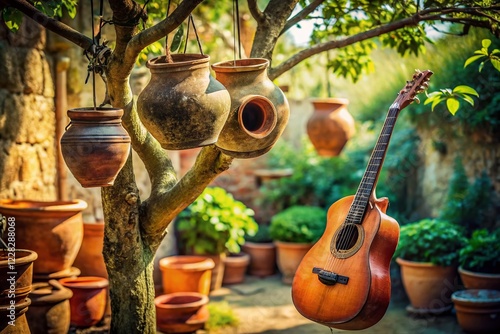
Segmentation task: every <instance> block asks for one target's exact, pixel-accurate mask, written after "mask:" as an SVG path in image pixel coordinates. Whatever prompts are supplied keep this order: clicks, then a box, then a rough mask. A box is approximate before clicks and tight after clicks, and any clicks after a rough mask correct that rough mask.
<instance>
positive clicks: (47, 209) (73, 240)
mask: <svg viewBox="0 0 500 334" xmlns="http://www.w3.org/2000/svg"><path fill="white" fill-rule="evenodd" d="M86 208H87V203H85V202H84V201H82V200H74V201H56V202H37V201H25V200H0V213H1V214H3V215H4V216H7V217H15V218H16V247H19V248H25V249H31V250H33V251H35V252H36V253H37V254H38V260H37V261H36V263H35V265H34V267H33V272H34V273H35V274H38V273H42V274H49V273H54V272H58V271H63V270H69V269H70V268H71V266H72V265H73V262H74V261H75V258H76V255H77V254H78V250H79V249H80V245H81V244H82V239H83V221H82V211H83V210H84V209H86Z"/></svg>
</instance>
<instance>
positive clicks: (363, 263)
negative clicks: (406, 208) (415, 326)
mask: <svg viewBox="0 0 500 334" xmlns="http://www.w3.org/2000/svg"><path fill="white" fill-rule="evenodd" d="M353 199H354V196H349V197H345V198H343V199H340V200H339V201H337V202H335V203H334V204H333V205H332V206H331V207H330V209H329V210H328V220H327V226H326V229H325V232H324V233H323V236H322V237H321V238H320V239H319V240H318V242H317V243H316V244H315V245H314V246H313V247H312V248H311V250H310V251H309V252H308V253H307V254H306V255H305V257H304V259H303V260H302V262H301V264H300V266H299V268H298V269H297V272H296V274H295V278H294V281H293V285H292V299H293V303H294V305H295V307H296V308H297V310H298V311H299V312H300V313H301V314H302V315H303V316H304V317H306V318H308V319H310V320H312V321H315V322H317V323H320V324H323V325H326V326H328V327H334V328H338V329H347V330H358V329H364V328H368V327H370V326H373V325H374V324H376V323H377V322H378V321H379V320H380V319H381V318H382V317H383V316H384V314H385V311H386V310H387V307H388V305H389V301H390V295H391V281H390V275H389V267H390V262H391V258H392V256H393V254H394V251H395V250H396V246H397V243H398V238H399V225H398V223H397V222H396V221H395V220H394V219H393V218H391V217H389V216H387V215H386V214H385V211H386V209H387V206H388V200H387V199H386V198H382V199H374V198H372V199H371V200H370V205H369V206H368V207H367V209H366V213H365V215H364V218H363V221H362V224H358V225H359V226H356V227H353V228H351V229H350V230H343V223H344V222H345V220H346V216H347V214H348V212H349V208H350V207H351V205H352V203H353ZM344 228H345V227H344ZM339 231H344V232H340V234H339ZM346 231H348V232H349V234H350V235H353V237H352V238H351V239H350V240H351V242H350V243H349V244H345V242H344V244H342V245H341V246H342V247H340V248H342V249H340V250H339V249H337V248H333V249H332V247H333V246H332V240H338V239H339V236H340V235H341V234H342V233H347V232H346ZM315 267H316V268H321V269H325V270H327V271H329V272H333V273H335V274H338V275H341V276H342V277H344V278H347V279H348V281H347V283H338V282H337V283H334V284H332V285H327V284H325V283H323V282H321V281H320V280H319V277H318V276H319V275H318V273H314V272H313V268H315Z"/></svg>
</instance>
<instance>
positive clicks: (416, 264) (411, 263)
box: [396, 257, 455, 268]
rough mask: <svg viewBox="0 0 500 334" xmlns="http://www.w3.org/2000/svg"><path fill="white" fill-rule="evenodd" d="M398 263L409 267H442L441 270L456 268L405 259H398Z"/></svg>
mask: <svg viewBox="0 0 500 334" xmlns="http://www.w3.org/2000/svg"><path fill="white" fill-rule="evenodd" d="M396 262H397V263H398V264H399V265H405V266H409V267H441V268H455V266H440V265H437V264H433V263H431V262H418V261H410V260H405V259H403V258H400V257H398V258H396Z"/></svg>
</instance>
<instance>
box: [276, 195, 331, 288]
mask: <svg viewBox="0 0 500 334" xmlns="http://www.w3.org/2000/svg"><path fill="white" fill-rule="evenodd" d="M325 226H326V212H325V210H323V209H322V208H320V207H315V206H303V205H295V206H291V207H289V208H287V209H285V210H283V211H281V212H280V213H277V214H276V215H274V216H273V218H272V219H271V225H270V229H269V233H270V235H271V238H272V239H273V240H274V243H275V245H276V250H277V252H276V253H277V254H276V255H277V262H278V268H279V270H280V271H281V273H282V274H283V277H282V281H283V282H284V283H286V284H291V283H292V281H293V277H294V276H295V272H296V270H297V267H298V266H299V264H300V261H301V260H302V258H303V257H304V255H306V253H307V251H309V249H310V248H311V247H312V246H313V244H314V242H316V241H317V240H318V239H319V238H320V237H321V235H322V234H323V231H324V230H325Z"/></svg>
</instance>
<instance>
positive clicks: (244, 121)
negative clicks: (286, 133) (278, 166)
mask: <svg viewBox="0 0 500 334" xmlns="http://www.w3.org/2000/svg"><path fill="white" fill-rule="evenodd" d="M268 67H269V61H268V60H267V59H264V58H250V59H241V60H236V61H233V60H231V61H225V62H220V63H217V64H214V65H212V68H213V70H214V71H215V77H216V78H217V80H219V81H220V82H221V83H222V84H223V85H224V86H225V87H226V88H227V90H228V91H229V94H230V95H231V110H230V112H229V116H228V119H227V122H226V124H225V125H224V128H223V129H222V132H221V134H220V136H219V140H218V141H217V143H216V145H217V147H218V148H219V149H220V150H221V151H223V152H224V153H225V154H227V155H229V156H232V157H235V158H255V157H258V156H260V155H262V154H264V153H267V152H268V151H269V150H270V149H271V148H272V147H273V146H274V144H275V143H276V141H277V140H278V139H279V137H280V136H281V134H282V133H283V130H284V129H285V127H286V124H287V123H288V118H289V115H290V108H289V106H288V101H287V99H286V97H285V94H283V92H282V91H281V89H279V87H278V86H276V85H275V84H274V83H273V82H272V81H271V80H270V79H269V77H268V76H267V68H268Z"/></svg>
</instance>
